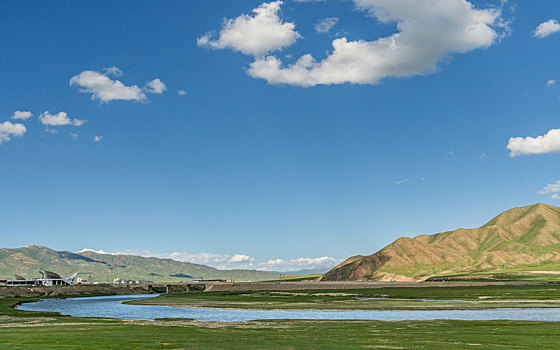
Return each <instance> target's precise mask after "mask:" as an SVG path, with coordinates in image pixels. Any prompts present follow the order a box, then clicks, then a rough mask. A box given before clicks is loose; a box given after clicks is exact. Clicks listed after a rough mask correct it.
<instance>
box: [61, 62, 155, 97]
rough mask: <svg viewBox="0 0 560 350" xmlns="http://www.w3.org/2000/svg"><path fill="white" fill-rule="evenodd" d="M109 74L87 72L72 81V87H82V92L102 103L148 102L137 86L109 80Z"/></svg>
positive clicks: (74, 77)
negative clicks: (120, 101) (116, 101)
mask: <svg viewBox="0 0 560 350" xmlns="http://www.w3.org/2000/svg"><path fill="white" fill-rule="evenodd" d="M112 68H116V67H112ZM106 69H109V68H106ZM116 69H118V68H116ZM119 71H120V70H119ZM107 74H108V73H106V74H102V73H99V72H95V71H91V70H85V71H83V72H81V73H80V74H78V75H76V76H73V77H72V79H70V86H78V87H80V92H85V93H91V99H92V100H95V99H98V100H99V101H101V102H102V103H108V102H110V101H114V100H123V101H136V102H140V101H146V100H147V98H146V95H144V93H143V92H142V89H140V88H139V87H138V86H137V85H132V86H126V85H124V84H123V83H122V82H120V81H119V80H113V79H111V78H109V77H108V76H107ZM113 74H114V73H113Z"/></svg>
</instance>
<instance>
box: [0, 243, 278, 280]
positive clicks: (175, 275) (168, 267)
mask: <svg viewBox="0 0 560 350" xmlns="http://www.w3.org/2000/svg"><path fill="white" fill-rule="evenodd" d="M39 270H49V271H54V272H57V273H59V274H60V275H62V276H69V275H71V274H73V273H75V272H92V275H93V280H94V281H98V282H105V281H109V282H112V281H113V279H114V278H120V279H121V280H144V281H155V282H158V281H184V280H190V279H200V278H204V279H227V280H235V281H257V280H270V279H274V278H277V277H279V276H280V273H277V272H267V271H256V270H219V269H216V268H213V267H209V266H205V265H199V264H193V263H188V262H180V261H176V260H172V259H159V258H148V257H141V256H134V255H113V254H102V253H98V252H94V251H83V252H80V253H73V252H68V251H57V250H53V249H49V248H47V247H43V246H39V245H31V246H26V247H22V248H15V249H7V248H4V249H0V278H6V279H8V278H12V276H14V275H15V274H17V275H20V276H23V277H25V278H36V277H38V274H39V272H38V271H39Z"/></svg>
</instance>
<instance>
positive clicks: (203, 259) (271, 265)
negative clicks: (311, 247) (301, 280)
mask: <svg viewBox="0 0 560 350" xmlns="http://www.w3.org/2000/svg"><path fill="white" fill-rule="evenodd" d="M87 251H90V252H95V253H100V254H113V255H136V256H144V257H154V258H160V259H173V260H177V261H182V262H190V263H194V264H201V265H207V266H212V267H215V268H218V269H251V270H261V271H280V272H284V271H297V270H302V269H329V268H332V267H334V266H336V265H337V264H338V263H340V262H341V260H340V259H335V258H331V257H327V256H324V257H319V258H298V259H291V260H289V259H288V260H285V259H270V260H268V261H264V262H258V261H257V259H255V258H253V257H251V256H249V255H245V254H212V253H188V252H174V253H155V252H151V251H149V250H125V251H122V252H117V253H107V252H105V251H103V250H100V251H95V250H92V249H84V250H82V251H80V252H87ZM80 252H78V253H80Z"/></svg>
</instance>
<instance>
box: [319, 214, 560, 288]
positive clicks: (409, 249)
mask: <svg viewBox="0 0 560 350" xmlns="http://www.w3.org/2000/svg"><path fill="white" fill-rule="evenodd" d="M464 275H470V276H473V275H480V276H481V277H482V278H485V276H489V275H500V276H501V277H502V278H516V276H518V277H519V276H525V277H527V276H529V278H538V277H539V276H540V277H545V276H547V278H553V279H558V278H560V208H558V207H553V206H550V205H545V204H536V205H532V206H526V207H521V208H514V209H511V210H508V211H506V212H504V213H502V214H500V215H498V216H497V217H495V218H494V219H493V220H491V221H490V222H488V223H487V224H486V225H484V226H482V227H480V228H475V229H458V230H456V231H449V232H443V233H438V234H435V235H421V236H417V237H415V238H408V237H404V238H399V239H398V240H396V241H395V242H393V243H391V244H389V245H388V246H386V247H385V248H383V249H381V250H380V251H378V252H377V253H375V254H372V255H369V256H361V255H358V256H354V257H351V258H349V259H347V260H346V261H344V262H342V263H341V264H339V265H338V266H336V267H335V268H334V269H332V270H331V271H329V272H328V273H326V274H325V275H324V277H323V280H328V281H337V280H373V281H389V280H393V279H394V280H397V281H406V280H408V281H410V280H425V279H428V278H430V277H435V276H439V277H445V276H447V277H449V276H464Z"/></svg>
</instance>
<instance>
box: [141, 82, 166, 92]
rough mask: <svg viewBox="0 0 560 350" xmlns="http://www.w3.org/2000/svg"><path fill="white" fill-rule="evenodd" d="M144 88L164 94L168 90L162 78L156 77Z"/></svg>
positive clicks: (147, 90)
mask: <svg viewBox="0 0 560 350" xmlns="http://www.w3.org/2000/svg"><path fill="white" fill-rule="evenodd" d="M144 90H146V92H149V93H150V94H162V93H163V92H165V91H166V90H167V85H165V84H164V83H163V82H162V81H161V80H160V79H154V80H152V81H150V82H148V83H147V84H146V86H145V87H144Z"/></svg>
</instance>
